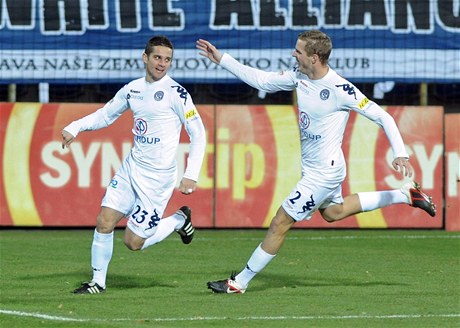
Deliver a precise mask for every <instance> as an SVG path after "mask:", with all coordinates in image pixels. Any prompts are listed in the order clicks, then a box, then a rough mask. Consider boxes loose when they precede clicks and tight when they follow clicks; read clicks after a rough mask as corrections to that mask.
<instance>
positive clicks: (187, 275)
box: [0, 229, 460, 328]
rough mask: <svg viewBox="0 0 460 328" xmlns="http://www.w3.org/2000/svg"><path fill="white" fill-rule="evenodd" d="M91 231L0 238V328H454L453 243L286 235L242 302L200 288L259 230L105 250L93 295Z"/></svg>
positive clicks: (235, 266) (379, 233)
mask: <svg viewBox="0 0 460 328" xmlns="http://www.w3.org/2000/svg"><path fill="white" fill-rule="evenodd" d="M92 234H93V231H92V230H90V229H88V230H2V231H0V265H1V266H0V277H1V286H0V323H1V327H5V328H14V327H21V328H23V327H134V328H136V327H264V328H267V327H354V328H356V327H417V328H421V327H460V233H453V232H445V231H438V230H434V231H433V230H300V229H299V230H292V231H291V232H290V233H289V235H288V238H287V240H286V242H285V244H284V246H283V248H282V249H281V251H280V253H279V254H278V255H277V257H276V258H275V259H274V260H273V261H272V262H271V263H270V264H269V265H268V266H267V267H266V268H265V270H264V271H262V272H261V273H259V274H258V275H257V276H256V278H255V279H254V280H253V281H252V282H251V284H250V286H249V288H248V290H247V292H246V293H245V294H243V295H236V294H232V295H226V294H212V293H211V291H210V290H208V289H207V288H206V282H207V281H209V280H216V279H223V278H226V277H228V276H229V274H230V273H231V271H232V270H235V271H240V270H241V269H242V268H243V266H244V265H245V264H246V261H247V260H248V258H249V256H250V255H251V253H252V251H253V250H254V248H255V247H256V246H257V245H258V244H259V243H260V241H261V240H262V238H263V236H264V235H265V230H200V229H198V230H197V232H196V236H195V239H194V240H193V242H192V243H191V244H190V245H183V244H182V243H181V241H180V238H179V236H178V235H177V234H173V235H171V236H170V237H168V238H167V239H166V240H165V241H163V242H162V243H160V244H157V245H154V246H152V247H150V248H149V249H147V250H145V251H140V252H131V251H129V250H128V249H127V248H125V246H124V245H123V241H122V238H123V231H122V230H117V231H116V232H115V245H114V253H113V257H112V261H111V264H110V267H109V274H108V279H107V291H106V293H104V294H100V295H74V294H72V293H71V291H72V290H73V289H74V288H76V287H78V286H79V284H80V283H81V282H82V281H85V280H89V279H90V277H91V266H90V250H91V241H92Z"/></svg>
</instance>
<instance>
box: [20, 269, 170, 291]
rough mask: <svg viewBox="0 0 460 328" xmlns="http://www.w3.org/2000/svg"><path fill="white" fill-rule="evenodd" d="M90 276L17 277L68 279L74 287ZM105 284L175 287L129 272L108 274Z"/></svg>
mask: <svg viewBox="0 0 460 328" xmlns="http://www.w3.org/2000/svg"><path fill="white" fill-rule="evenodd" d="M91 278H92V276H91V273H88V272H87V271H85V272H83V271H73V272H60V273H58V272H56V273H53V272H51V273H49V274H41V275H26V276H22V277H19V279H20V280H37V279H38V280H43V279H46V280H50V279H51V280H61V281H68V282H69V283H70V284H71V285H72V286H74V287H75V288H77V287H79V286H80V284H81V283H82V282H83V281H90V280H91ZM107 285H110V288H120V289H130V288H150V287H167V288H177V287H179V286H178V285H177V284H174V283H172V282H165V281H160V280H158V279H155V277H153V276H148V277H147V276H136V275H129V274H117V273H115V274H110V273H109V274H108V276H107Z"/></svg>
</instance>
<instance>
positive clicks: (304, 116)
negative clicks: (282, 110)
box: [299, 112, 310, 130]
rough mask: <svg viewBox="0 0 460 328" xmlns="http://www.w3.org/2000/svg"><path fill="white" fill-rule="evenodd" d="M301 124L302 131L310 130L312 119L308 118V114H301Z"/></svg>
mask: <svg viewBox="0 0 460 328" xmlns="http://www.w3.org/2000/svg"><path fill="white" fill-rule="evenodd" d="M299 124H300V127H301V128H302V129H304V130H306V129H308V127H309V126H310V118H309V117H308V115H307V113H305V112H300V116H299Z"/></svg>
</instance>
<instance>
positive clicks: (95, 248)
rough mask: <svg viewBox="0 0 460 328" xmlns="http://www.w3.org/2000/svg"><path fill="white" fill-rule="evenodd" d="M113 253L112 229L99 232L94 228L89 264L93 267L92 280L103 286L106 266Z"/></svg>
mask: <svg viewBox="0 0 460 328" xmlns="http://www.w3.org/2000/svg"><path fill="white" fill-rule="evenodd" d="M112 253H113V231H112V232H111V233H99V232H97V231H96V230H94V237H93V244H92V246H91V266H92V267H93V281H94V282H96V283H97V284H98V285H99V286H101V287H103V288H105V280H106V278H107V268H108V267H109V262H110V260H111V259H112Z"/></svg>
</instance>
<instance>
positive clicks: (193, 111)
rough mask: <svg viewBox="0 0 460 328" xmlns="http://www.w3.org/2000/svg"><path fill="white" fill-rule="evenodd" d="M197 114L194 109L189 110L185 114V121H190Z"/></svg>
mask: <svg viewBox="0 0 460 328" xmlns="http://www.w3.org/2000/svg"><path fill="white" fill-rule="evenodd" d="M197 114H198V112H197V111H196V109H195V108H194V109H191V110H189V111H188V112H187V113H185V119H186V120H189V119H191V118H192V117H194V116H196V115H197Z"/></svg>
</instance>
